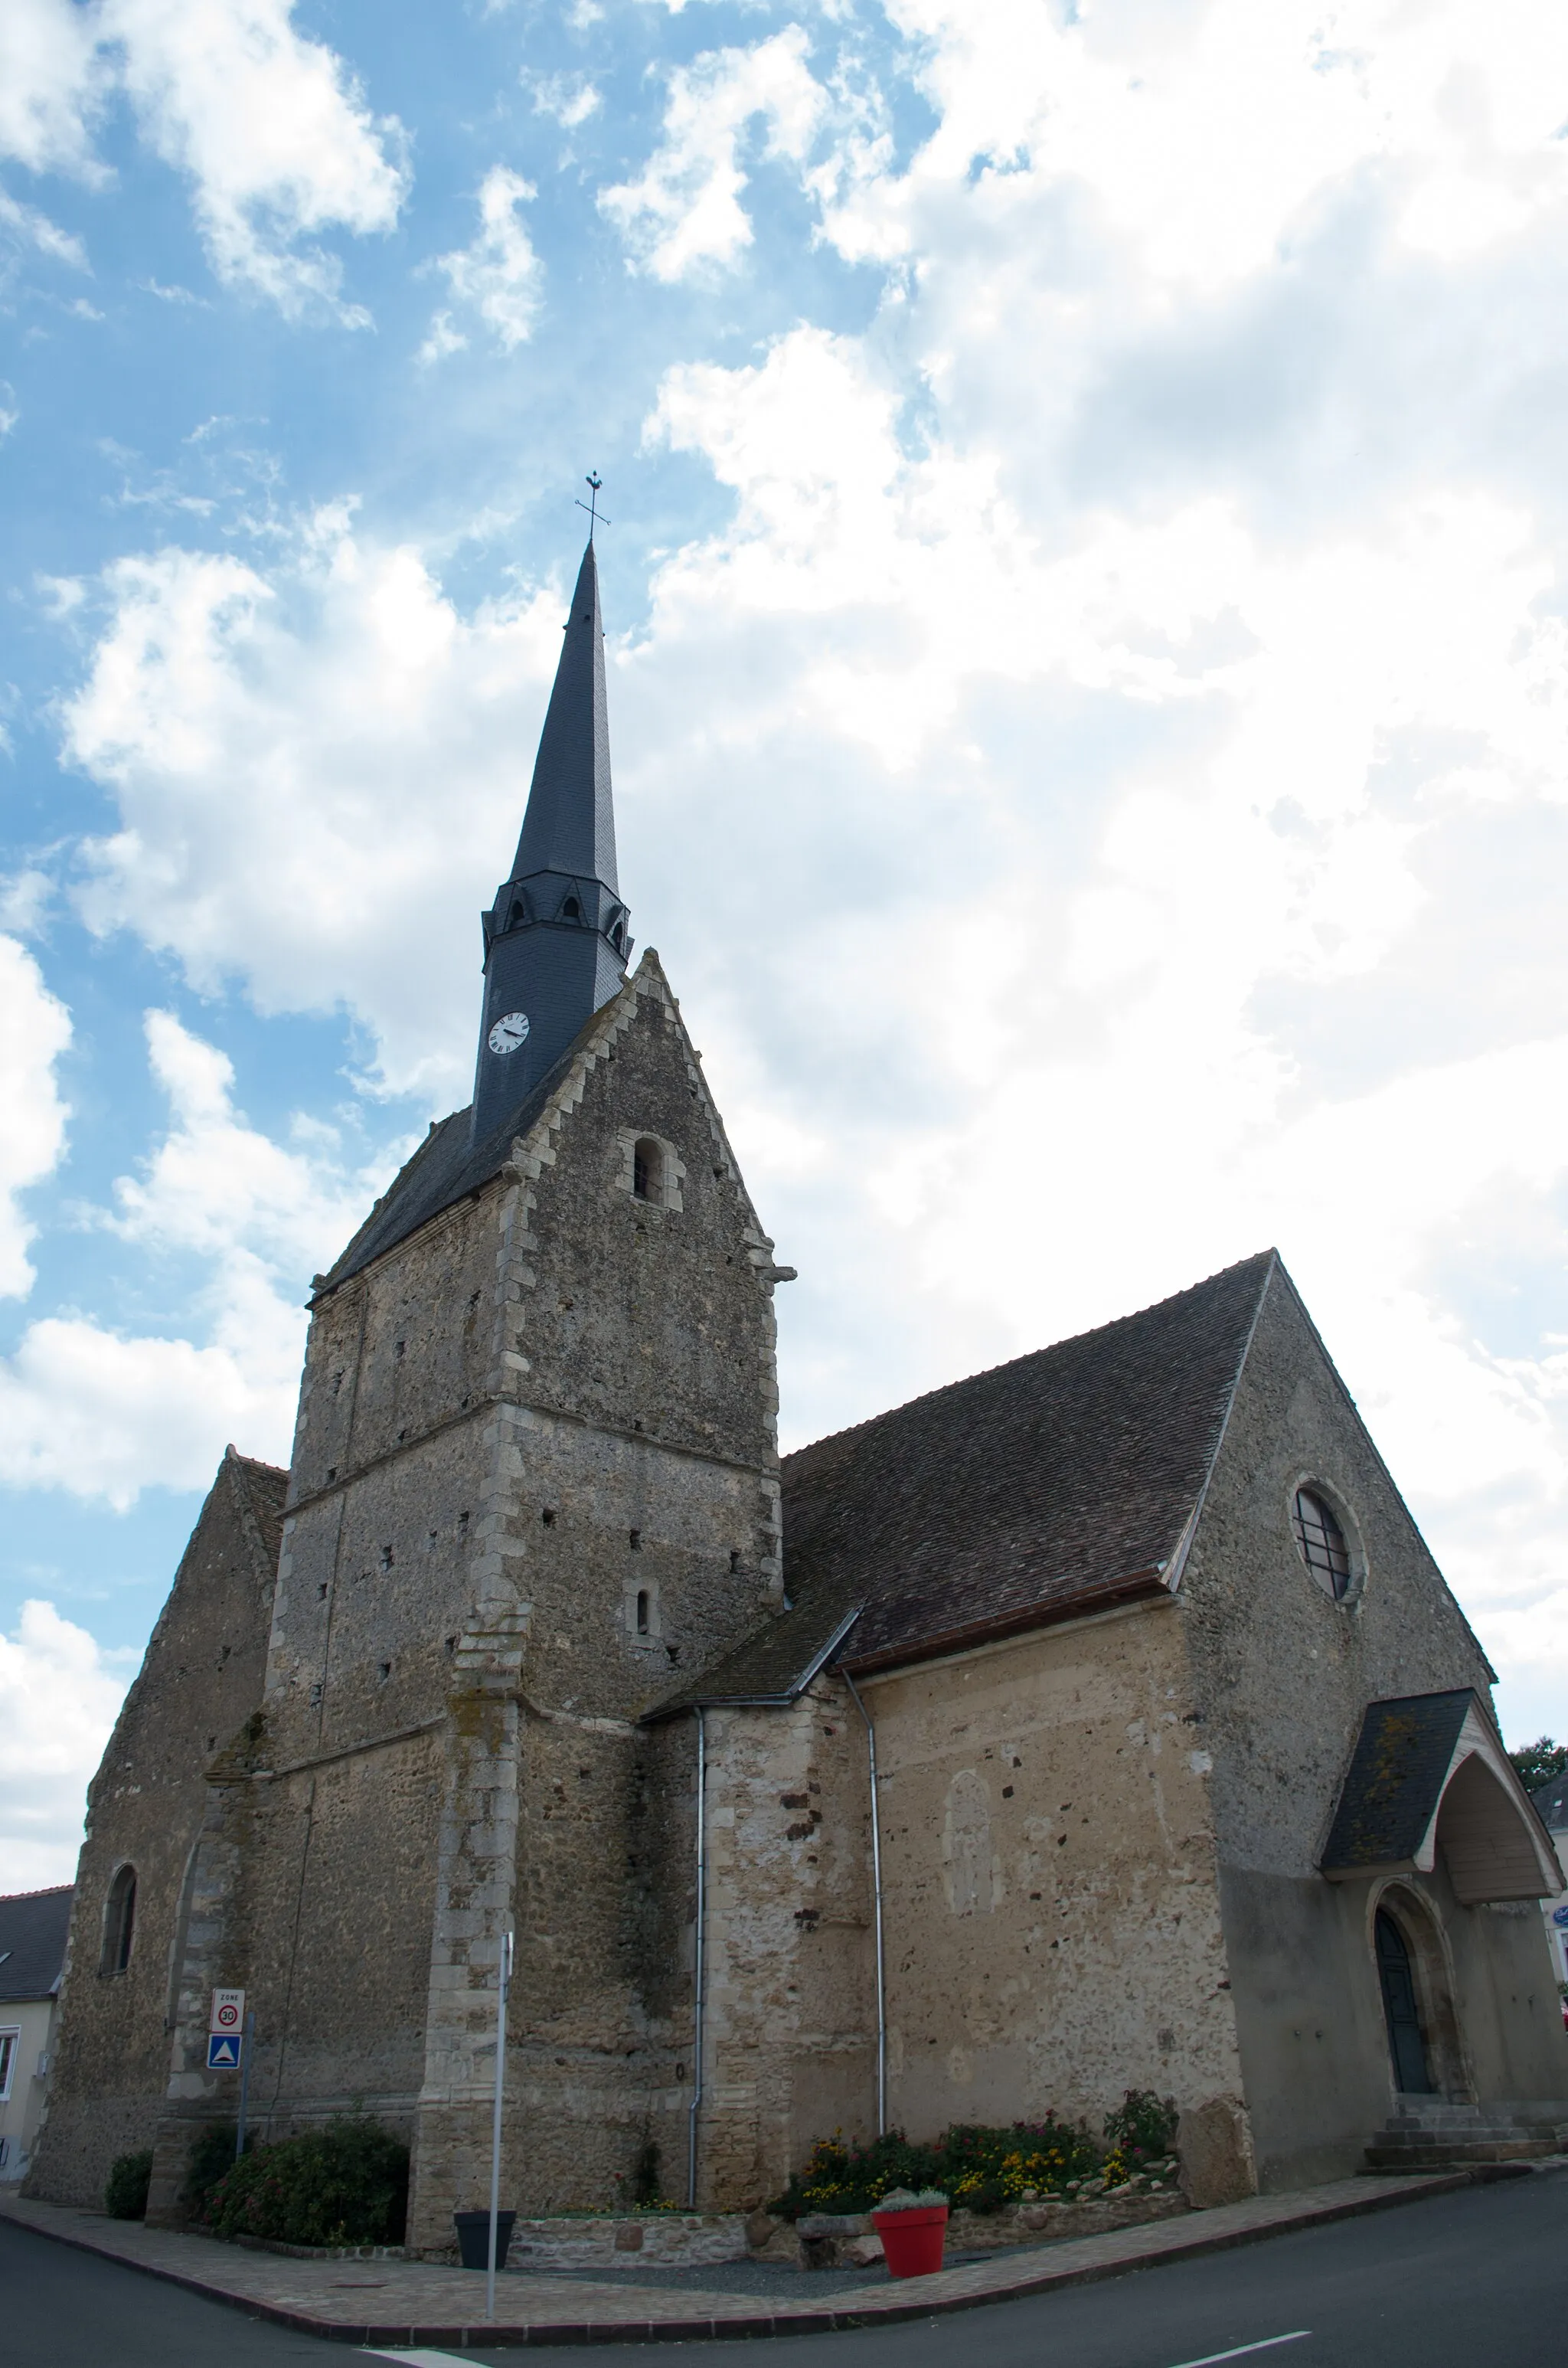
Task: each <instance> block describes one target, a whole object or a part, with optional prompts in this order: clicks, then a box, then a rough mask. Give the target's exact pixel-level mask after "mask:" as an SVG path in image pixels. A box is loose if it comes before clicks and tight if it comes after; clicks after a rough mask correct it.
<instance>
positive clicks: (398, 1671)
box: [154, 956, 780, 2248]
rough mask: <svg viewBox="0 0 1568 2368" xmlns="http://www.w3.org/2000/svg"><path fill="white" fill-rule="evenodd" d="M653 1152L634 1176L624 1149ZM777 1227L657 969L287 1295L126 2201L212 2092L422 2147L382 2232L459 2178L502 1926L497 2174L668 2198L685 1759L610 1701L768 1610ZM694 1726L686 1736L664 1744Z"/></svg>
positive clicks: (682, 2096) (519, 2199) (630, 1707)
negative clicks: (504, 1149) (185, 1916)
mask: <svg viewBox="0 0 1568 2368" xmlns="http://www.w3.org/2000/svg"><path fill="white" fill-rule="evenodd" d="M645 1137H652V1138H653V1139H654V1140H655V1141H656V1142H657V1143H658V1144H660V1146H661V1147H662V1153H663V1157H662V1159H661V1161H660V1163H659V1166H660V1169H661V1174H660V1177H659V1179H658V1190H657V1191H656V1193H655V1195H654V1196H653V1197H652V1198H645V1197H639V1196H638V1195H637V1194H636V1193H635V1192H634V1190H633V1181H634V1170H633V1164H632V1148H633V1146H634V1144H636V1143H637V1142H638V1141H640V1140H642V1139H643V1138H645ZM773 1275H774V1269H773V1266H772V1245H771V1243H770V1242H769V1241H768V1240H767V1236H766V1235H764V1234H763V1233H762V1232H761V1230H760V1227H759V1226H758V1224H757V1221H756V1213H755V1212H754V1211H753V1210H752V1207H751V1204H750V1201H748V1199H747V1197H746V1194H745V1191H744V1186H743V1185H742V1183H741V1180H740V1178H739V1175H738V1172H737V1171H736V1169H735V1167H734V1163H733V1157H732V1156H731V1154H730V1152H729V1148H728V1145H727V1144H726V1142H725V1139H724V1135H723V1130H722V1125H721V1123H720V1121H719V1120H718V1117H717V1113H716V1112H715V1111H714V1110H713V1109H712V1106H711V1103H710V1099H709V1098H708V1094H707V1088H706V1086H705V1084H704V1082H703V1079H702V1076H701V1070H700V1065H699V1062H698V1060H697V1057H696V1055H695V1054H694V1053H693V1052H692V1049H691V1047H690V1045H689V1043H688V1042H687V1038H686V1034H685V1031H684V1029H683V1027H682V1025H681V1022H680V1018H679V1013H678V1009H677V1008H676V1005H675V1002H674V999H673V997H672V996H670V994H669V991H668V988H667V986H666V985H665V981H664V979H663V975H662V973H660V971H659V968H658V964H657V961H656V958H654V957H652V956H649V957H644V961H643V963H642V967H641V969H640V971H639V973H638V974H637V977H636V978H635V979H634V980H633V981H631V982H630V983H629V984H628V985H627V986H626V987H625V988H624V989H623V990H622V992H621V994H620V995H619V996H618V997H617V998H616V1000H615V1002H614V1003H613V1004H611V1005H609V1006H608V1007H607V1008H606V1009H605V1010H604V1011H603V1012H601V1013H600V1014H599V1015H598V1018H597V1021H596V1022H595V1023H594V1026H593V1028H592V1029H591V1030H588V1031H586V1032H585V1036H584V1038H583V1040H582V1042H581V1043H580V1045H579V1047H578V1055H577V1060H576V1064H575V1065H574V1068H573V1069H572V1070H571V1071H570V1072H569V1073H568V1075H567V1076H566V1077H565V1079H564V1081H563V1083H562V1086H561V1087H560V1088H559V1089H558V1091H557V1092H556V1094H555V1096H554V1098H553V1099H552V1100H551V1103H550V1105H549V1106H548V1107H547V1109H546V1110H545V1111H544V1112H543V1114H542V1115H541V1116H540V1120H539V1121H538V1122H537V1124H536V1125H535V1126H534V1127H533V1129H532V1130H531V1132H530V1133H529V1134H528V1137H527V1138H526V1140H519V1141H518V1142H517V1144H515V1145H514V1146H513V1154H512V1158H511V1161H510V1163H509V1164H508V1165H507V1166H506V1167H504V1168H503V1169H502V1171H501V1172H500V1174H499V1175H498V1176H496V1177H495V1178H494V1179H493V1180H492V1181H490V1182H489V1183H487V1184H485V1185H483V1186H482V1187H481V1188H480V1189H479V1190H477V1191H475V1192H474V1193H472V1194H471V1195H470V1196H469V1197H468V1198H467V1199H465V1200H464V1201H462V1202H460V1204H459V1205H457V1206H456V1207H454V1208H452V1209H449V1210H448V1211H446V1212H442V1213H441V1214H440V1215H438V1216H437V1217H436V1218H435V1219H433V1220H432V1221H430V1222H429V1223H428V1224H425V1225H424V1226H422V1227H421V1228H420V1229H419V1230H418V1231H417V1232H415V1234H413V1235H410V1236H409V1237H407V1238H406V1239H405V1240H404V1241H403V1242H401V1243H399V1244H397V1245H395V1246H394V1247H392V1249H391V1250H389V1251H387V1252H386V1253H385V1254H383V1255H382V1256H381V1258H378V1259H376V1260H375V1261H374V1262H373V1263H372V1264H371V1265H370V1266H369V1267H368V1268H366V1269H364V1270H363V1271H362V1272H361V1273H359V1274H358V1275H356V1276H354V1277H353V1278H351V1279H350V1280H348V1281H345V1282H344V1283H343V1284H341V1285H340V1286H337V1287H335V1288H333V1289H329V1290H325V1291H324V1292H322V1293H321V1294H320V1296H319V1297H318V1299H317V1301H316V1302H315V1304H314V1306H313V1308H312V1326H311V1334H310V1338H309V1343H308V1347H307V1353H306V1364H305V1376H304V1382H303V1384H302V1387H301V1403H300V1415H299V1421H298V1426H297V1430H296V1440H295V1451H294V1462H293V1468H292V1474H291V1478H290V1494H289V1502H288V1508H287V1519H286V1521H285V1524H284V1534H283V1552H282V1556H281V1560H280V1563H279V1565H278V1587H277V1596H276V1604H275V1611H274V1618H273V1622H272V1629H271V1637H270V1648H269V1652H268V1657H267V1671H266V1682H265V1687H264V1689H262V1690H261V1693H262V1701H261V1711H260V1714H259V1716H258V1717H257V1718H256V1719H255V1720H254V1721H253V1722H252V1723H251V1725H250V1726H249V1727H248V1728H247V1730H246V1732H245V1734H244V1736H243V1738H241V1740H240V1741H239V1742H238V1743H237V1744H236V1747H235V1748H234V1749H233V1751H232V1752H231V1753H230V1754H229V1755H228V1757H227V1758H226V1759H224V1760H223V1761H222V1763H221V1764H220V1765H219V1766H218V1767H217V1768H215V1770H214V1771H213V1773H214V1778H215V1782H214V1784H213V1786H212V1788H211V1790H210V1795H209V1799H208V1806H207V1815H206V1824H205V1828H204V1836H203V1841H202V1846H201V1850H200V1851H199V1854H198V1859H197V1861H196V1869H195V1875H194V1880H193V1890H192V1899H193V1903H194V1907H195V1910H196V1912H195V1913H193V1916H192V1918H191V1930H190V1934H189V1940H188V1945H187V1948H186V1950H185V1952H184V1962H183V1973H182V1977H181V1980H180V1982H179V1984H178V1985H177V1988H178V2001H179V2003H178V2014H177V2029H176V2032H175V2033H174V2050H173V2057H174V2075H173V2080H172V2084H171V2089H170V2098H171V2115H170V2118H169V2119H168V2120H167V2121H166V2123H165V2128H164V2134H163V2138H162V2140H161V2143H160V2150H159V2161H158V2166H157V2171H156V2175H155V2196H154V2211H155V2213H156V2214H158V2215H159V2216H166V2215H168V2214H171V2213H172V2212H173V2211H174V2210H175V2208H176V2207H175V2198H176V2192H177V2187H178V2179H179V2169H180V2164H181V2162H182V2160H183V2156H184V2152H185V2149H186V2147H187V2145H188V2140H189V2135H190V2133H191V2130H192V2128H193V2127H194V2125H196V2124H197V2123H200V2122H201V2121H203V2120H206V2119H210V2118H213V2117H214V2116H217V2115H219V2114H221V2113H222V2112H226V2111H227V2110H228V2109H229V2107H230V2103H231V2089H230V2084H228V2083H226V2082H224V2081H222V2079H221V2078H218V2077H216V2076H210V2075H208V2074H207V2073H206V2071H205V2068H204V2057H205V2024H206V2005H207V1997H208V1993H209V1991H210V1988H211V1987H212V1986H213V1985H214V1984H215V1983H218V1982H236V1983H243V1984H244V1986H245V1987H246V1988H247V1990H248V1991H249V1992H250V2003H251V2004H252V2005H253V2006H254V2008H255V2009H256V2021H257V2041H256V2056H255V2065H254V2073H253V2098H254V2107H253V2110H254V2111H255V2112H256V2119H257V2122H258V2125H259V2126H260V2127H261V2128H262V2129H263V2131H264V2132H266V2133H267V2134H269V2135H282V2134H283V2133H284V2132H285V2131H287V2130H288V2129H290V2128H292V2127H295V2126H298V2125H299V2124H300V2123H302V2122H305V2121H309V2120H312V2119H317V2118H320V2117H321V2116H322V2115H324V2114H325V2113H329V2112H336V2111H342V2110H345V2109H347V2107H348V2106H350V2105H354V2106H357V2107H359V2108H362V2109H363V2110H366V2111H368V2112H374V2113H376V2114H378V2115H380V2116H381V2118H382V2119H384V2120H386V2121H388V2122H389V2123H392V2125H393V2126H399V2127H403V2128H406V2129H407V2130H408V2131H409V2133H410V2135H411V2137H412V2139H413V2141H414V2147H415V2167H414V2188H413V2199H414V2200H413V2210H412V2218H411V2228H410V2235H411V2240H412V2241H414V2242H415V2244H416V2245H420V2246H423V2247H426V2248H441V2247H444V2246H445V2245H446V2243H447V2242H448V2241H449V2233H450V2213H451V2211H452V2210H453V2209H454V2208H456V2207H457V2206H458V2205H459V2204H460V2203H467V2202H470V2201H472V2200H474V2198H475V2196H476V2195H478V2194H479V2192H481V2190H482V2189H487V2185H488V2160H489V2130H490V2097H491V2091H492V2087H493V2082H494V2036H493V2034H494V2004H495V1983H496V1975H497V1965H498V1961H499V1956H500V1950H501V1944H502V1936H503V1934H504V1933H505V1932H506V1930H507V1929H508V1927H509V1926H512V1925H514V1924H515V1926H516V1930H517V1972H516V1987H515V1994H514V2000H513V2009H512V2022H511V2032H510V2038H511V2046H510V2048H509V2056H508V2062H509V2073H510V2078H511V2087H512V2094H513V2097H514V2100H515V2106H516V2110H515V2111H514V2112H513V2113H512V2114H511V2115H510V2117H509V2123H508V2155H507V2179H508V2200H509V2201H511V2202H515V2203H517V2204H518V2205H519V2206H521V2207H522V2208H524V2209H525V2210H536V2211H537V2210H545V2209H549V2208H561V2207H563V2206H566V2207H570V2206H576V2205H581V2204H585V2203H603V2202H608V2201H609V2200H611V2198H612V2197H613V2195H614V2193H615V2192H616V2191H615V2181H616V2180H617V2177H618V2176H623V2177H624V2176H630V2175H631V2172H632V2171H633V2170H634V2169H635V2166H636V2162H637V2158H638V2157H639V2155H640V2154H641V2152H642V2149H643V2148H644V2147H645V2146H647V2145H648V2144H649V2143H650V2142H652V2143H654V2144H657V2145H658V2146H660V2149H661V2154H662V2156H663V2157H664V2158H665V2166H666V2184H667V2185H669V2186H670V2187H671V2188H672V2189H673V2190H674V2192H680V2191H681V2190H682V2189H683V2188H684V2131H685V2105H686V2102H687V2093H688V2090H689V2083H690V2079H691V2076H692V2071H693V2068H694V2067H693V2060H692V2056H691V2048H690V2044H689V2043H690V2026H691V1929H692V1927H691V1918H692V1900H691V1873H692V1861H691V1849H690V1833H691V1827H692V1809H693V1802H692V1798H691V1789H690V1766H689V1748H687V1752H686V1753H685V1755H684V1756H683V1753H682V1749H681V1734H682V1729H681V1727H680V1725H678V1724H677V1725H676V1727H674V1728H673V1729H672V1730H671V1731H669V1732H668V1733H666V1732H665V1731H664V1730H662V1729H656V1730H650V1729H644V1728H642V1727H640V1726H639V1725H638V1723H637V1722H638V1716H639V1713H641V1712H642V1710H643V1709H644V1707H645V1706H647V1705H648V1704H649V1703H650V1702H653V1701H655V1700H656V1699H657V1697H658V1695H659V1694H660V1693H661V1692H664V1691H668V1690H669V1689H670V1687H671V1685H672V1684H673V1683H674V1682H675V1681H676V1679H677V1678H678V1676H679V1674H680V1672H681V1671H682V1670H683V1669H689V1668H692V1667H694V1666H697V1665H699V1664H700V1663H702V1662H705V1661H707V1660H708V1659H709V1658H710V1656H712V1655H713V1654H715V1653H716V1652H719V1651H721V1650H722V1649H723V1648H724V1646H725V1645H728V1644H729V1643H730V1642H732V1641H733V1639H734V1638H735V1637H736V1636H738V1635H739V1634H741V1633H742V1632H743V1631H744V1629H746V1628H749V1627H751V1626H753V1625H755V1624H756V1621H757V1620H758V1618H759V1617H762V1616H766V1615H767V1613H768V1612H769V1611H771V1610H772V1609H773V1608H774V1607H775V1606H776V1605H777V1604H778V1600H779V1596H780V1578H779V1550H778V1464H777V1455H776V1451H775V1444H774V1422H775V1414H776V1408H777V1392H776V1386H775V1381H774V1367H773V1356H774V1326H773V1311H772V1305H771V1288H772V1281H773ZM687 1744H689V1735H687Z"/></svg>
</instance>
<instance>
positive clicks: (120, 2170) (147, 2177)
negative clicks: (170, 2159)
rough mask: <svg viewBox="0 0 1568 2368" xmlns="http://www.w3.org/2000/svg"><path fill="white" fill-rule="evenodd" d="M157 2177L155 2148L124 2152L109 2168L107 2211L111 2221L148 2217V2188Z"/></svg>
mask: <svg viewBox="0 0 1568 2368" xmlns="http://www.w3.org/2000/svg"><path fill="white" fill-rule="evenodd" d="M152 2179H153V2149H152V2147H151V2146H148V2147H147V2148H146V2149H145V2151H144V2152H142V2153H141V2154H122V2155H120V2156H119V2157H118V2158H117V2159H116V2161H115V2162H114V2163H112V2164H111V2166H110V2168H109V2175H108V2186H107V2187H106V2188H105V2189H104V2210H105V2211H106V2212H107V2213H108V2215H109V2218H110V2219H111V2220H144V2219H145V2218H146V2216H147V2190H148V2188H149V2186H150V2185H151V2183H152Z"/></svg>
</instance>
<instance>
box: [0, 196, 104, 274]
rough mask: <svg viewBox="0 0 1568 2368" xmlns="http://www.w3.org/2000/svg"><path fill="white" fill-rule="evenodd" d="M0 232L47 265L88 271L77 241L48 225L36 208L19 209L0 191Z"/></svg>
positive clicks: (14, 200)
mask: <svg viewBox="0 0 1568 2368" xmlns="http://www.w3.org/2000/svg"><path fill="white" fill-rule="evenodd" d="M0 230H6V231H8V232H9V233H10V234H11V237H12V239H13V240H14V241H15V242H16V244H17V245H18V246H30V247H31V248H32V249H33V250H34V252H35V253H36V254H39V255H42V256H48V258H49V259H50V261H51V263H63V264H66V265H68V266H69V267H70V268H71V269H72V270H73V271H85V270H86V269H87V268H88V266H87V252H86V249H85V247H84V245H82V242H81V240H80V239H79V238H77V237H75V236H74V234H73V233H71V232H70V231H68V230H62V229H61V227H60V225H59V223H58V222H51V220H50V218H49V216H48V215H47V214H46V213H40V211H39V209H38V207H37V206H25V205H23V204H22V202H21V200H20V199H17V198H13V197H12V196H11V195H10V194H9V193H8V191H6V190H5V189H0Z"/></svg>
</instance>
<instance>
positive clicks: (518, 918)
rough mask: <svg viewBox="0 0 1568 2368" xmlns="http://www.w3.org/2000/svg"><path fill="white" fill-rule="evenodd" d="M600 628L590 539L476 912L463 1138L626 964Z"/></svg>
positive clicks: (553, 1049) (515, 1093) (557, 1046)
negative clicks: (514, 817) (511, 833)
mask: <svg viewBox="0 0 1568 2368" xmlns="http://www.w3.org/2000/svg"><path fill="white" fill-rule="evenodd" d="M627 919H628V916H627V911H626V907H625V905H623V904H622V903H621V901H620V891H619V885H618V884H617V881H616V876H615V810H614V806H613V803H612V801H611V797H610V780H609V722H608V709H607V706H606V700H605V656H604V629H603V626H602V624H601V623H600V620H599V575H598V567H597V563H596V561H595V557H594V545H593V538H592V536H591V535H590V537H589V540H588V547H587V549H586V550H585V552H584V553H583V564H582V566H581V567H580V568H579V569H578V571H577V588H576V590H575V591H574V593H573V595H572V609H571V613H570V615H569V616H568V618H567V620H566V634H565V640H564V641H563V643H562V649H561V663H560V665H559V666H557V668H556V671H555V687H554V689H552V690H551V694H550V705H549V707H548V708H547V709H546V711H545V718H544V730H543V732H542V733H541V734H540V744H539V756H538V757H537V759H536V760H535V763H534V775H533V785H532V787H531V789H530V790H529V791H528V808H527V811H526V812H525V814H524V816H523V832H522V837H521V838H519V840H518V841H517V860H516V861H515V862H514V863H513V866H512V871H511V876H510V878H509V879H507V880H506V881H504V882H502V884H501V886H500V887H499V888H498V889H497V891H496V893H495V902H494V905H493V906H492V907H491V909H490V911H489V912H488V913H486V914H485V915H484V916H483V928H484V1017H483V1021H482V1022H481V1026H480V1033H479V1065H478V1068H477V1070H476V1072H475V1076H474V1087H473V1124H472V1140H473V1141H474V1142H475V1143H476V1144H477V1143H480V1142H482V1141H483V1139H484V1137H485V1136H486V1135H487V1134H489V1133H492V1131H493V1130H494V1128H495V1127H497V1126H499V1125H500V1124H501V1122H502V1121H503V1120H504V1119H506V1118H507V1117H509V1116H510V1114H511V1112H512V1111H513V1110H516V1109H517V1107H518V1105H519V1103H521V1102H522V1101H523V1100H524V1099H525V1098H526V1097H527V1095H528V1093H529V1092H530V1091H531V1089H532V1088H533V1087H534V1086H536V1085H537V1084H538V1083H539V1080H540V1077H542V1076H544V1074H545V1072H546V1071H547V1070H548V1069H551V1068H552V1067H553V1066H554V1064H555V1063H556V1062H557V1061H558V1060H559V1059H560V1057H561V1055H562V1053H563V1052H564V1051H565V1050H566V1047H567V1045H568V1044H570V1043H571V1042H572V1040H573V1038H574V1036H575V1035H576V1034H577V1031H578V1030H579V1029H580V1028H582V1027H583V1025H584V1024H585V1021H586V1020H588V1019H591V1018H592V1017H593V1014H594V1013H595V1012H596V1011H597V1010H598V1008H599V1007H600V1005H601V1004H605V1003H608V1001H609V999H610V997H611V996H613V995H614V994H615V993H616V991H617V989H618V988H619V985H620V984H621V981H622V980H623V979H624V977H625V975H626V963H627V957H628V956H629V954H630V953H631V937H630V936H629V934H628V930H627Z"/></svg>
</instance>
